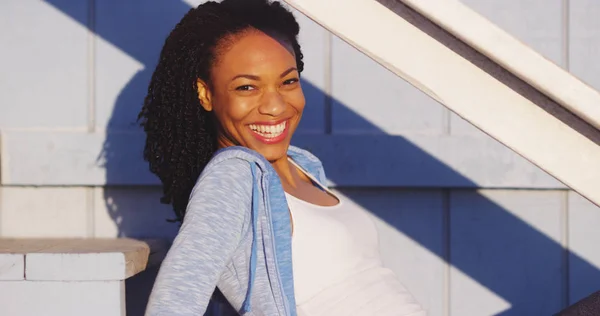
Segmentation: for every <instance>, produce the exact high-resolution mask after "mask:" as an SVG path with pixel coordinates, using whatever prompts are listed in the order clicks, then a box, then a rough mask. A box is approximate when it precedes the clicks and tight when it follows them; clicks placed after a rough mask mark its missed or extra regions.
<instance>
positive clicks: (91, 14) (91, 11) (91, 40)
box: [87, 0, 96, 133]
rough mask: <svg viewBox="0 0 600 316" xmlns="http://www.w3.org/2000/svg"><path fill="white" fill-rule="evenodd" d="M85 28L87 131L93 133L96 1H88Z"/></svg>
mask: <svg viewBox="0 0 600 316" xmlns="http://www.w3.org/2000/svg"><path fill="white" fill-rule="evenodd" d="M87 27H88V34H87V68H88V78H87V80H88V82H87V83H88V85H87V88H88V100H87V130H88V133H94V132H95V131H96V0H88V25H87Z"/></svg>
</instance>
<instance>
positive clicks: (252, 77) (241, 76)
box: [231, 74, 260, 81]
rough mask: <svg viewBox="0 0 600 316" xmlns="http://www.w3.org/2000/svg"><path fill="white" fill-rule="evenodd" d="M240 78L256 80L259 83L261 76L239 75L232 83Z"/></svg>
mask: <svg viewBox="0 0 600 316" xmlns="http://www.w3.org/2000/svg"><path fill="white" fill-rule="evenodd" d="M238 78H246V79H250V80H255V81H258V80H260V77H259V76H255V75H247V74H241V75H237V76H235V77H233V78H231V81H233V80H235V79H238Z"/></svg>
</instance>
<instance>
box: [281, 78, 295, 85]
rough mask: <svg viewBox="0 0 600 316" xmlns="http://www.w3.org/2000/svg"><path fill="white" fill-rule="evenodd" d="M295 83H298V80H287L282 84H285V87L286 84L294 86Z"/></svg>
mask: <svg viewBox="0 0 600 316" xmlns="http://www.w3.org/2000/svg"><path fill="white" fill-rule="evenodd" d="M296 82H298V78H292V79H288V80H286V81H284V82H283V84H286V85H287V84H294V83H296Z"/></svg>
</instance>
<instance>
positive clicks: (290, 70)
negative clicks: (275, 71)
mask: <svg viewBox="0 0 600 316" xmlns="http://www.w3.org/2000/svg"><path fill="white" fill-rule="evenodd" d="M294 70H296V71H298V69H296V67H291V68H290V69H288V70H286V71H284V72H283V73H281V75H279V78H283V77H285V76H287V75H288V74H289V73H290V72H292V71H294Z"/></svg>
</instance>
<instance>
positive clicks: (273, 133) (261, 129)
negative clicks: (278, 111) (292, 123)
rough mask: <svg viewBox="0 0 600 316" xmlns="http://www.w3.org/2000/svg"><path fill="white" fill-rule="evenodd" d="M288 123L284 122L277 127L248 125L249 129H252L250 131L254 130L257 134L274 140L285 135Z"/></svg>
mask: <svg viewBox="0 0 600 316" xmlns="http://www.w3.org/2000/svg"><path fill="white" fill-rule="evenodd" d="M286 123H287V121H284V122H283V123H280V124H277V125H257V124H250V125H248V127H250V129H251V130H253V131H254V132H255V133H258V134H260V135H261V136H263V137H266V138H274V137H277V136H279V135H281V133H283V131H284V130H285V126H286Z"/></svg>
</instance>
